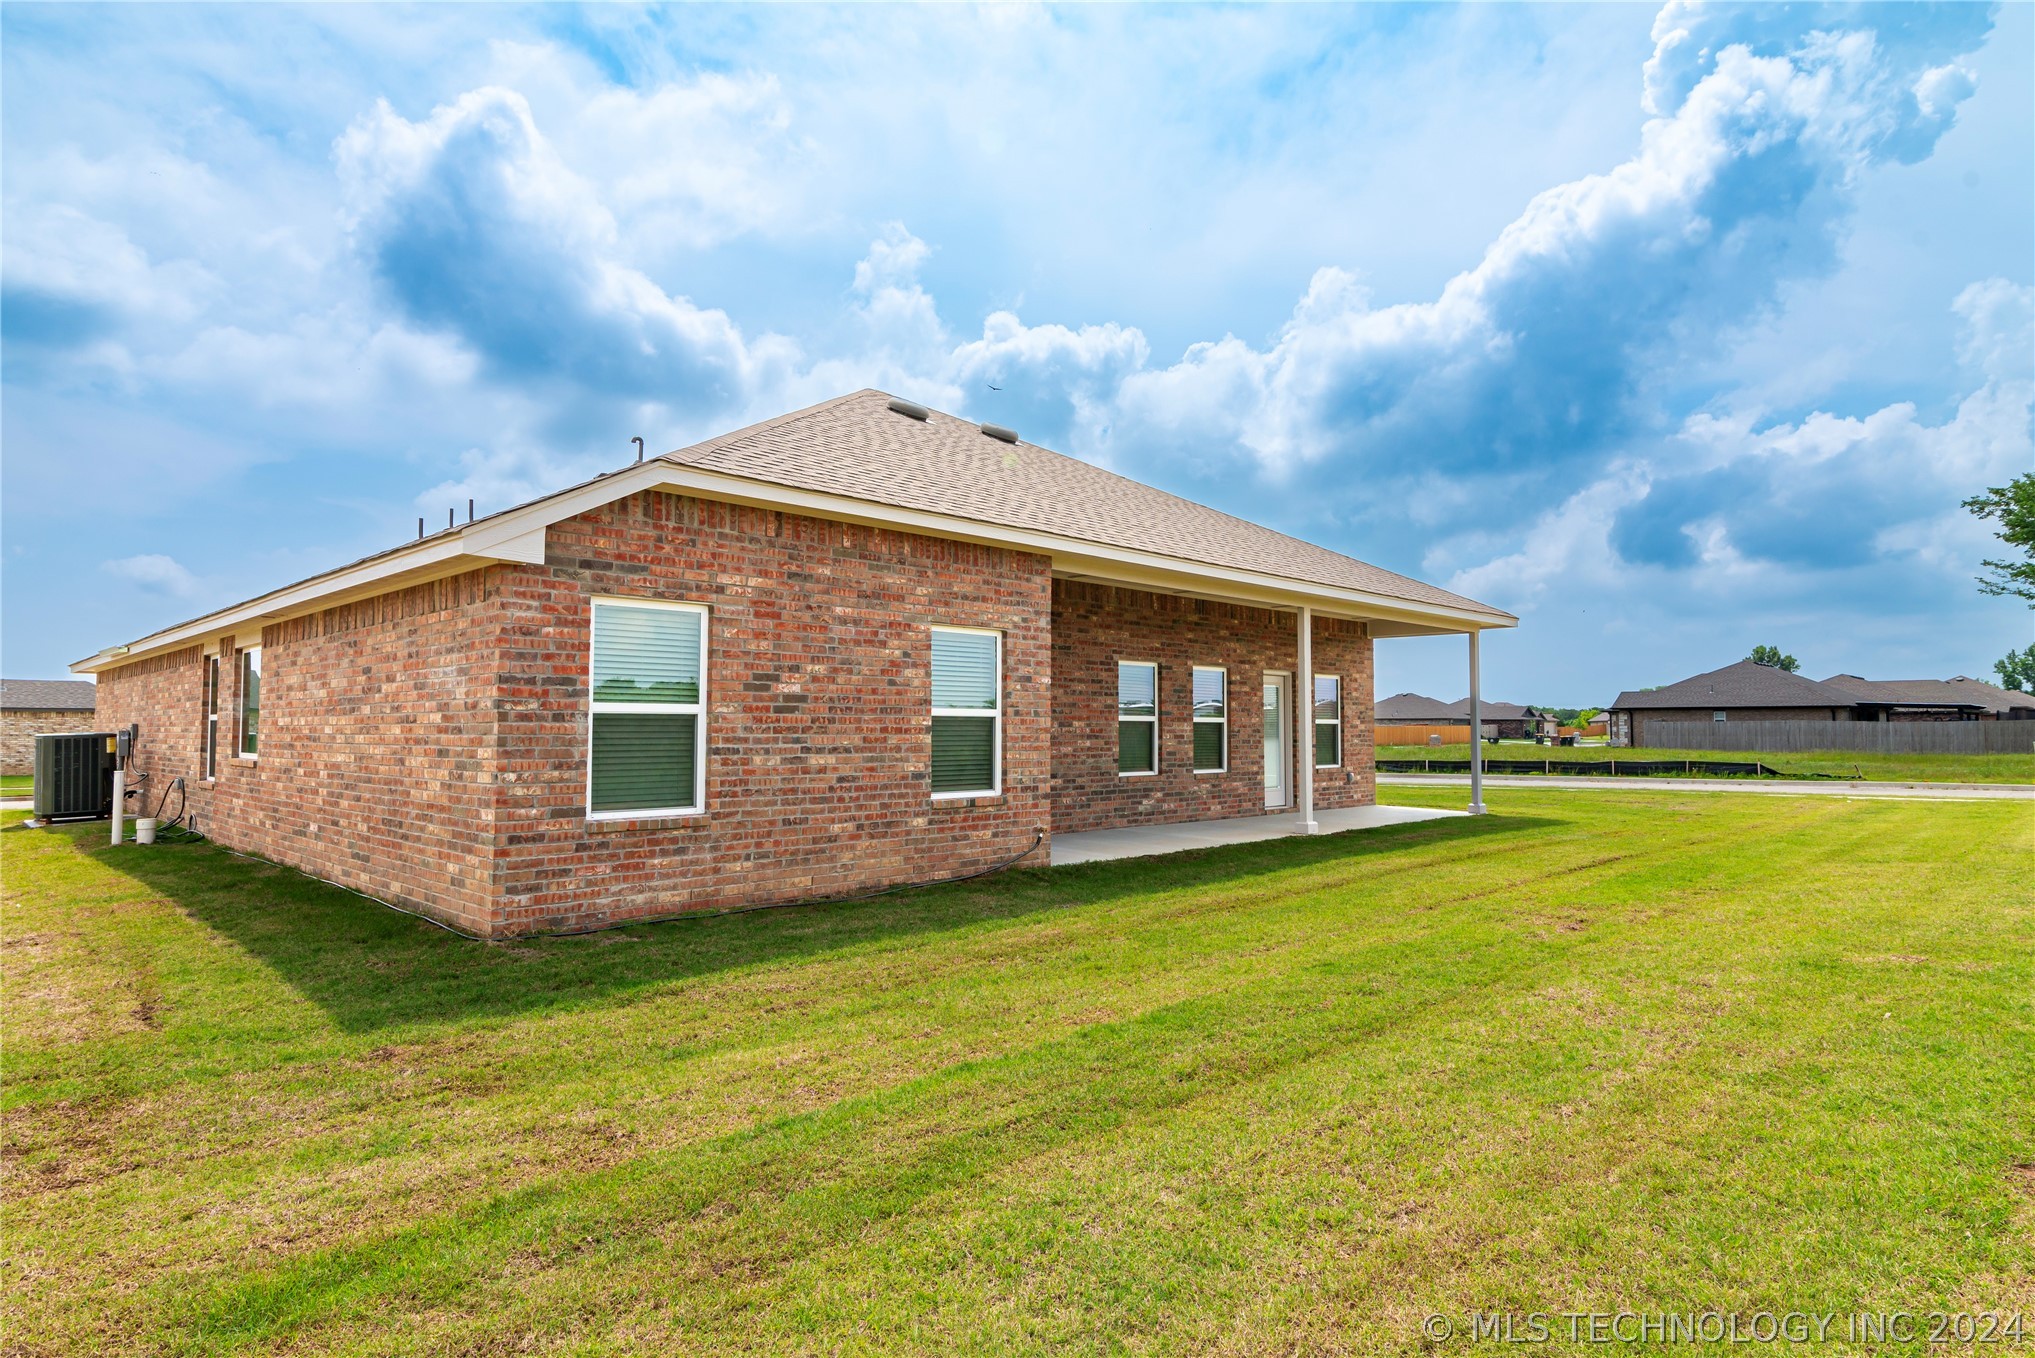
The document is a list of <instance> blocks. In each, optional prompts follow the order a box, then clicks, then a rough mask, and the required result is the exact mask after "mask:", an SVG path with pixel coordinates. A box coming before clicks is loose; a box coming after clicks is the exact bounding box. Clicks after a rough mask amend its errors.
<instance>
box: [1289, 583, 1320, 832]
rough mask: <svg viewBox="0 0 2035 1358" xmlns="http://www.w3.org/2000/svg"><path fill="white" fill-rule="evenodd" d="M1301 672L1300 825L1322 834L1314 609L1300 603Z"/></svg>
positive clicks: (1296, 686)
mask: <svg viewBox="0 0 2035 1358" xmlns="http://www.w3.org/2000/svg"><path fill="white" fill-rule="evenodd" d="M1299 669H1300V672H1299V673H1298V674H1296V675H1294V676H1293V709H1294V718H1295V720H1294V725H1295V726H1296V727H1298V728H1299V731H1300V738H1299V739H1298V740H1297V741H1295V742H1294V745H1295V749H1294V753H1295V754H1296V755H1298V756H1299V757H1298V758H1297V759H1296V760H1295V761H1294V762H1295V763H1296V764H1297V765H1298V766H1299V767H1298V769H1297V772H1298V774H1299V779H1300V828H1299V830H1298V833H1300V834H1303V835H1318V834H1320V833H1321V826H1320V824H1319V823H1318V822H1317V821H1316V820H1315V819H1314V610H1313V609H1312V608H1309V607H1308V606H1307V605H1306V604H1302V605H1301V606H1300V666H1299Z"/></svg>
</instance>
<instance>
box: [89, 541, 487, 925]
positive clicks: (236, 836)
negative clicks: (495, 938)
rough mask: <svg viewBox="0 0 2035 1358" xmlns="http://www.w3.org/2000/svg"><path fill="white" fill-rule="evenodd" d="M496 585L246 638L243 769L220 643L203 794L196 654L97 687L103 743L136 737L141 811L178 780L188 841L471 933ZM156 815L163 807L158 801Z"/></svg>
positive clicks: (478, 575)
mask: <svg viewBox="0 0 2035 1358" xmlns="http://www.w3.org/2000/svg"><path fill="white" fill-rule="evenodd" d="M498 574H499V570H498V569H491V570H486V571H475V572H471V573H469V574H466V575H462V576H457V577H454V578H452V579H448V580H440V581H434V582H432V583H429V584H423V585H416V586H412V587H410V588H408V589H402V590H397V591H394V592H392V593H389V594H384V595H381V596H378V597H376V598H373V599H368V600H363V601H361V602H359V603H354V604H347V605H343V606H341V607H338V608H333V609H328V610H326V611H324V612H322V613H317V614H313V615H310V616H308V617H304V618H298V619H294V620H292V621H290V622H286V623H282V624H278V625H274V626H270V627H268V628H266V629H265V630H264V632H263V634H262V692H261V724H260V728H259V737H260V738H259V754H258V757H257V758H255V759H251V760H250V759H241V758H238V757H236V755H235V751H236V750H238V749H239V745H240V741H239V735H240V732H239V722H238V716H239V711H240V699H239V668H240V667H239V663H238V654H237V652H235V651H234V650H233V649H232V646H231V639H230V638H228V639H225V645H224V647H223V658H222V663H221V695H220V719H219V761H218V777H217V779H216V780H215V781H214V782H212V783H209V784H208V783H206V782H205V781H203V780H202V779H201V778H200V777H199V773H200V771H201V770H200V758H201V749H202V742H203V739H204V726H205V721H204V663H203V648H202V647H201V646H193V647H191V648H190V649H188V650H183V651H177V652H174V653H172V654H170V655H167V656H161V657H157V658H154V659H150V660H145V661H140V662H137V663H136V664H133V665H124V666H121V667H120V668H118V669H114V670H110V671H107V672H106V673H103V674H101V675H100V676H99V683H100V689H99V695H100V696H99V716H100V718H101V720H103V721H105V722H106V723H108V727H109V729H111V728H113V727H118V726H122V725H125V724H126V723H128V722H130V721H138V722H140V723H141V741H140V745H139V747H138V749H137V760H136V762H137V767H138V768H140V769H143V770H146V771H147V772H148V773H149V774H150V783H149V787H150V788H151V789H152V791H151V793H150V797H149V807H150V809H151V810H153V809H154V807H155V805H156V802H157V799H158V798H159V797H160V795H161V790H162V789H163V788H165V787H167V786H168V785H169V781H170V780H171V779H172V778H175V777H178V776H181V777H183V778H184V779H185V780H186V787H187V791H188V795H189V801H190V806H191V809H192V811H193V812H194V813H195V814H196V816H197V818H198V828H199V829H200V830H201V831H202V832H203V833H205V834H206V835H208V836H209V837H210V838H212V839H214V840H215V841H217V842H218V843H220V844H223V845H225V846H226V847H228V848H231V849H238V850H240V851H241V852H243V853H256V854H260V855H262V856H264V857H267V858H272V859H274V860H275V861H277V862H279V863H287V864H289V865H290V866H292V867H296V868H301V869H303V870H304V871H306V872H309V873H312V874H314V875H316V876H319V877H323V878H325V879H327V880H329V881H335V882H340V883H342V884H344V885H347V886H351V887H354V888H355V889H357V890H360V891H364V892H367V893H368V894H369V895H373V896H380V897H383V898H384V899H387V900H391V901H395V902H397V903H399V904H402V905H405V906H408V907H411V908H414V909H421V910H425V911H428V912H430V913H432V914H435V915H437V916H439V917H440V918H443V919H447V920H450V921H452V922H454V923H457V924H459V925H461V926H462V927H464V928H468V929H471V930H475V931H477V932H485V931H487V929H488V928H489V927H490V924H491V920H492V904H493V895H494V889H493V881H492V877H493V871H494V848H493V837H494V825H493V816H494V789H493V783H494V779H495V772H496V771H495V763H494V761H495V741H494V727H495V717H494V701H493V687H494V673H495V669H496V666H497V659H496V649H497V639H498V633H499V628H500V621H499V604H498V602H497V601H496V598H495V588H494V583H493V577H495V576H496V575H498ZM168 809H169V810H170V811H174V810H175V809H176V798H175V797H174V796H172V797H171V799H170V806H169V808H168Z"/></svg>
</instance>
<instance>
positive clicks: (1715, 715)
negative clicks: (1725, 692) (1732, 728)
mask: <svg viewBox="0 0 2035 1358" xmlns="http://www.w3.org/2000/svg"><path fill="white" fill-rule="evenodd" d="M1710 720H1711V721H1713V722H1715V721H1723V720H1724V714H1723V713H1722V712H1718V711H1715V710H1714V709H1713V710H1712V711H1711V713H1710Z"/></svg>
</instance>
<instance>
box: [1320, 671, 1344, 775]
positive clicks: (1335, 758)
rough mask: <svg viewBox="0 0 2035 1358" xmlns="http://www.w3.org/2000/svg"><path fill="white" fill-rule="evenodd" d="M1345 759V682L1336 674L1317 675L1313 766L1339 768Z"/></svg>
mask: <svg viewBox="0 0 2035 1358" xmlns="http://www.w3.org/2000/svg"><path fill="white" fill-rule="evenodd" d="M1342 762H1343V681H1342V680H1341V678H1339V677H1338V676H1336V675H1333V674H1317V675H1315V676H1314V767H1316V768H1318V769H1333V768H1340V767H1341V766H1342Z"/></svg>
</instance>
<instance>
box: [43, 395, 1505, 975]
mask: <svg viewBox="0 0 2035 1358" xmlns="http://www.w3.org/2000/svg"><path fill="white" fill-rule="evenodd" d="M1515 624H1516V619H1514V618H1513V617H1512V616H1511V615H1509V614H1506V613H1502V612H1500V611H1498V610H1496V609H1493V608H1490V607H1488V606H1485V605H1482V604H1479V603H1476V602H1474V601H1472V600H1469V599H1465V598H1461V597H1459V596H1457V595H1454V594H1450V593H1448V592H1447V591H1444V590H1441V589H1438V588H1435V587H1434V586H1431V585H1427V584H1423V583H1421V582H1419V581H1416V580H1411V579H1408V578H1406V577H1404V576H1400V575H1395V574H1392V573H1391V572H1388V571H1384V570H1380V569H1378V568H1376V567H1373V566H1369V565H1366V564H1364V563H1363V562H1360V561H1356V560H1353V559H1351V558H1349V557H1345V556H1342V555H1339V554H1337V553H1335V552H1331V551H1327V550H1325V549H1323V548H1320V547H1315V546H1312V545H1310V544H1308V543H1304V542H1300V541H1298V540H1296V539H1293V538H1289V537H1285V536H1283V535H1281V534H1278V533H1274V532H1272V531H1270V530H1269V529H1265V528H1262V527H1259V526H1257V525H1255V524H1251V523H1248V522H1246V521H1244V520H1241V519H1238V518H1235V517H1233V516H1230V515H1227V514H1222V513H1219V512H1217V511H1215V510H1212V509H1208V508H1205V507H1203V506H1200V505H1196V504H1193V503H1191V502H1189V501H1186V500H1182V499H1180V498H1178V497H1176V496H1172V495H1167V494H1165V493H1163V492H1161V491H1158V490H1155V489H1153V488H1151V487H1149V486H1145V485H1142V484H1140V483H1138V482H1135V481H1130V480H1127V479H1125V478H1123V477H1120V476H1116V475H1114V474H1112V473H1109V472H1106V471H1104V470H1102V469H1100V468H1098V467H1094V466H1091V465H1090V464H1087V463H1084V462H1081V461H1078V460H1076V459H1073V458H1068V457H1064V456H1062V455H1060V454H1058V453H1054V452H1050V451H1048V450H1046V449H1043V448H1038V447H1034V446H1032V445H1029V444H1024V443H1020V442H1017V441H1016V440H1015V437H1014V436H1013V435H1011V434H1010V432H1009V431H1007V430H1001V429H997V428H995V427H993V426H979V425H976V424H973V423H970V422H968V421H965V420H961V419H958V418H955V417H952V416H948V415H944V414H940V413H937V412H931V411H927V410H926V409H925V408H923V407H919V406H914V405H912V404H910V403H908V402H903V401H898V400H896V399H894V398H892V397H889V396H887V395H885V394H884V393H882V392H876V391H862V392H857V393H854V394H852V395H849V396H845V397H840V398H838V399H836V400H833V401H829V402H825V403H823V404H821V405H818V406H814V407H812V408H810V409H807V410H803V411H798V412H795V413H793V414H789V415H785V416H780V417H778V418H776V419H772V420H768V421H765V422H764V423H762V424H758V425H754V426H751V427H749V428H746V429H742V430H737V431H735V432H734V433H731V434H727V435H723V436H721V437H718V438H714V439H710V440H708V441H707V442H705V443H701V444H698V445H696V446H694V447H691V448H687V449H684V450H681V451H679V452H675V453H670V454H667V455H665V456H663V457H659V458H652V459H650V460H648V461H639V462H638V463H636V464H634V465H632V466H629V467H625V468H623V469H622V470H620V471H617V472H613V473H609V474H607V475H604V476H601V477H597V478H595V479H594V480H592V481H589V482H587V483H585V484H583V485H579V486H575V487H572V488H570V489H567V490H564V491H560V492H558V493H556V494H554V495H549V496H546V497H544V498H542V499H539V500H535V501H532V502H530V503H529V504H526V505H522V506H519V507H518V508H516V509H512V510H508V511H505V512H503V513H500V514H496V515H492V516H490V517H488V518H484V519H479V520H476V521H473V522H469V523H467V524H465V525H461V526H459V527H455V528H448V529H446V530H444V531H442V532H438V533H434V534H431V535H430V536H425V537H420V538H419V539H418V540H416V541H415V542H411V543H406V544H405V545H403V546H402V547H399V548H396V549H394V550H392V551H388V552H384V553H381V554H379V555H377V556H373V557H370V558H367V559H365V560H363V561H359V562H356V563H354V564H352V565H350V566H346V567H343V568H340V569H338V570H334V571H330V572H327V573H326V574H324V575H320V576H317V577H314V578H313V579H310V580H306V581H303V582H301V583H299V584H296V585H292V586H289V587H287V588H284V589H279V590H276V591H274V592H272V593H270V594H267V595H263V596H261V597H260V598H256V599H252V600H249V601H247V602H246V603H243V604H239V605H236V606H234V607H232V608H227V609H222V610H220V611H218V612H216V613H213V614H210V615H208V616H206V617H204V618H200V619H196V620H194V621H192V622H189V623H184V624H181V625H179V626H176V627H172V628H168V629H165V630H163V631H160V632H157V633H155V634H153V635H151V636H148V637H144V638H142V639H141V640H139V641H135V642H132V643H130V644H128V645H126V646H123V647H114V648H111V649H109V650H107V651H104V652H101V653H100V654H99V655H97V656H94V657H92V658H91V659H89V660H85V661H81V662H79V664H77V665H76V666H74V667H73V668H74V669H75V670H77V671H79V672H90V673H92V674H94V675H96V676H97V678H98V682H99V689H98V692H99V709H98V710H99V720H100V721H101V722H102V723H105V724H106V725H108V726H118V725H123V724H125V723H128V722H139V723H140V725H141V738H140V742H139V745H138V751H137V756H136V767H137V771H138V772H140V773H144V774H146V775H147V778H148V780H149V784H148V785H149V786H150V787H151V788H152V789H156V791H153V792H152V793H151V794H150V795H151V800H154V799H155V798H157V797H159V796H160V795H161V793H160V790H162V789H166V788H168V787H169V785H170V781H171V780H173V779H176V778H182V779H184V780H185V791H186V797H187V800H188V805H189V808H190V813H191V814H192V815H193V816H194V817H195V818H196V822H197V826H198V828H199V829H200V830H201V831H202V832H203V833H205V834H206V835H208V836H210V837H211V838H212V839H214V840H216V841H217V842H219V843H221V844H224V845H226V846H228V847H231V848H234V849H239V850H242V851H246V852H252V853H258V854H261V855H264V856H266V857H269V858H272V859H275V860H277V861H279V862H283V863H287V864H290V865H291V866H294V867H297V868H300V869H302V870H304V871H306V872H309V873H313V874H315V875H317V876H320V877H324V878H327V879H329V880H332V881H335V882H339V883H342V884H344V885H346V886H349V887H353V888H355V889H358V890H360V891H363V892H366V893H368V894H370V895H374V896H378V897H382V898H385V899H388V900H391V901H395V902H398V903H400V904H403V905H405V906H406V907H408V908H412V909H416V910H420V911H423V912H426V913H429V914H431V915H432V916H434V917H436V918H438V919H440V920H442V921H445V922H447V923H450V924H453V925H455V926H457V927H459V928H462V929H464V930H467V931H469V932H472V933H475V934H479V935H483V936H490V937H493V936H505V935H513V934H517V933H522V932H529V931H534V930H542V929H556V928H565V927H581V926H586V925H594V924H604V923H614V922H622V921H626V920H629V919H635V918H645V917H650V916H657V915H664V914H668V913H672V912H677V911H685V910H692V909H703V908H713V907H720V906H726V905H730V904H736V903H765V902H778V901H789V900H800V899H810V898H818V897H829V896H839V895H847V894H852V893H855V892H859V891H865V890H871V889H875V888H879V887H884V886H889V885H895V884H902V883H910V882H920V881H930V880H938V879H942V878H947V877H952V876H957V875H960V874H962V873H966V872H969V871H972V870H978V869H983V868H989V867H993V866H996V865H999V864H1002V863H1005V862H1007V861H1010V860H1011V859H1013V858H1015V857H1017V856H1019V855H1021V854H1025V853H1026V852H1027V850H1030V851H1031V857H1030V858H1029V859H1028V860H1027V861H1031V862H1041V861H1045V857H1046V855H1047V854H1048V853H1049V852H1050V841H1051V836H1052V835H1053V834H1054V833H1055V832H1056V831H1057V832H1068V831H1074V830H1081V829H1093V828H1100V827H1109V826H1125V825H1140V824H1164V823H1174V822H1180V821H1190V820H1201V819H1212V818H1218V817H1232V816H1244V815H1258V814H1265V813H1267V812H1270V811H1281V812H1285V813H1287V814H1297V815H1298V817H1299V821H1298V825H1299V827H1300V828H1301V829H1302V830H1306V829H1311V828H1313V822H1312V816H1313V810H1314V808H1316V807H1341V806H1358V805H1366V804H1369V803H1371V802H1372V801H1373V779H1372V762H1371V740H1370V733H1371V726H1372V723H1371V711H1370V707H1371V692H1372V669H1371V661H1372V646H1373V643H1374V641H1375V640H1376V639H1377V638H1379V637H1393V636H1410V635H1434V634H1441V633H1456V634H1467V635H1468V636H1469V637H1470V639H1471V646H1472V649H1473V652H1474V649H1475V643H1476V636H1477V634H1478V633H1479V632H1480V631H1481V630H1483V629H1485V628H1492V627H1508V626H1513V625H1515ZM1296 676H1310V678H1309V680H1308V681H1306V682H1302V681H1300V680H1298V679H1297V678H1296ZM176 806H177V800H176V798H174V797H172V798H171V799H170V809H171V811H174V810H175V809H176Z"/></svg>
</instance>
